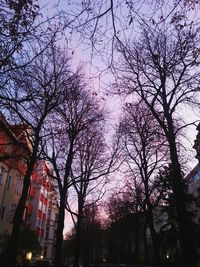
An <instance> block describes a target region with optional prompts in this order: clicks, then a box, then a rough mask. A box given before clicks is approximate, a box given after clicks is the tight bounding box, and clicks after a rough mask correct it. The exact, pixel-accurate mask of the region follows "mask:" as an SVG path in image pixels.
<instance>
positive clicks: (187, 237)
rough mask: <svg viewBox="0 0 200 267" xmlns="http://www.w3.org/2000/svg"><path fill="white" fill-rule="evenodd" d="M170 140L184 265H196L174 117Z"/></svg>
mask: <svg viewBox="0 0 200 267" xmlns="http://www.w3.org/2000/svg"><path fill="white" fill-rule="evenodd" d="M168 128H169V135H168V142H169V148H170V156H171V164H172V169H173V183H172V186H173V193H174V198H175V205H176V212H177V218H178V219H177V220H178V227H179V240H180V245H181V252H182V259H183V262H182V266H185V267H188V266H190V267H196V266H197V254H196V247H195V241H194V233H193V228H192V223H191V219H190V218H189V214H188V212H187V208H186V192H185V187H184V181H183V176H182V172H181V167H180V164H179V160H178V153H177V147H176V139H175V134H174V130H173V123H172V118H171V117H168Z"/></svg>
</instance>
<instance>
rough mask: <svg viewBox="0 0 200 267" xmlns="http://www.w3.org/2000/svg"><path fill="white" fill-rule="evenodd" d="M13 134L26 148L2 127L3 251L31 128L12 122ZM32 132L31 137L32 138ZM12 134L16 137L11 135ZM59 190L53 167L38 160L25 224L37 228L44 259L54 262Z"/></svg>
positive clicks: (0, 237) (0, 210) (0, 198)
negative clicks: (53, 176)
mask: <svg viewBox="0 0 200 267" xmlns="http://www.w3.org/2000/svg"><path fill="white" fill-rule="evenodd" d="M0 119H1V120H4V123H5V124H6V127H8V129H9V131H11V134H12V135H13V138H17V139H18V140H20V141H22V142H23V143H24V144H25V145H26V147H25V146H24V147H23V146H22V147H21V146H18V145H16V143H14V142H13V140H12V138H10V136H9V135H8V134H7V133H6V132H5V131H4V130H3V129H0V159H1V160H0V250H1V244H3V242H4V240H5V238H6V237H7V236H8V235H9V234H10V233H11V231H12V225H13V216H14V213H15V209H16V207H17V204H18V202H19V199H20V197H21V193H22V188H23V179H24V175H25V173H26V168H27V167H26V159H27V157H28V150H29V149H30V151H31V147H30V145H29V141H28V140H30V139H29V137H30V134H31V130H30V128H28V127H27V126H24V125H8V123H7V122H6V120H5V118H4V117H3V116H0ZM28 135H29V137H28ZM11 137H12V136H11ZM26 148H27V149H26ZM57 197H58V194H57V191H56V190H55V185H54V180H53V178H52V172H51V169H50V167H49V166H48V165H47V163H46V162H45V161H37V162H36V164H35V167H34V171H33V174H32V177H31V185H30V188H29V194H28V198H27V202H26V208H25V211H24V223H25V224H26V225H28V226H29V228H30V230H34V231H35V232H36V234H37V236H38V240H39V243H40V245H41V248H42V258H45V259H47V260H49V261H50V262H52V261H53V257H54V244H55V231H56V227H57V214H58V204H57V203H58V202H57Z"/></svg>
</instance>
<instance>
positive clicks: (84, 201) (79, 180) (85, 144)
mask: <svg viewBox="0 0 200 267" xmlns="http://www.w3.org/2000/svg"><path fill="white" fill-rule="evenodd" d="M102 123H103V121H102V122H100V124H99V125H96V126H95V128H94V126H93V128H90V129H88V131H87V132H86V133H85V134H84V135H82V136H81V138H80V139H79V142H78V147H77V152H76V155H75V159H74V163H73V166H72V173H71V175H72V180H73V187H74V189H75V192H76V198H77V213H76V218H75V219H74V222H75V225H76V251H75V261H74V267H77V266H79V260H80V249H81V232H82V221H83V220H84V214H83V211H84V210H85V209H86V206H88V201H89V199H90V198H92V196H93V195H94V197H93V199H94V200H93V201H92V200H90V201H89V203H90V204H89V205H92V203H97V202H98V201H99V200H100V199H101V198H102V196H103V195H104V193H105V189H104V186H105V184H106V176H108V174H109V173H110V172H111V169H112V171H113V167H114V164H116V155H117V148H116V147H115V148H114V150H113V151H112V152H111V151H110V152H109V150H108V147H107V146H106V143H105V140H104V137H103V127H102V126H103V125H102ZM73 215H75V212H73Z"/></svg>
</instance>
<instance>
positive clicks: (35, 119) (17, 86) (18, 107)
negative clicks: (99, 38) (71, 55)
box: [0, 43, 71, 267]
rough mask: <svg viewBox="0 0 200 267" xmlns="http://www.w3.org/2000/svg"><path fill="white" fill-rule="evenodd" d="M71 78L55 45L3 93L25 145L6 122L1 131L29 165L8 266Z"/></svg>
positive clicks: (12, 263)
mask: <svg viewBox="0 0 200 267" xmlns="http://www.w3.org/2000/svg"><path fill="white" fill-rule="evenodd" d="M58 58H59V64H57V60H58ZM70 75H71V72H70V71H69V64H68V59H67V58H65V59H64V58H63V52H62V53H61V51H60V50H59V49H58V48H56V47H55V44H54V43H51V46H50V47H48V49H47V50H46V51H45V53H43V54H40V56H38V57H37V58H36V59H35V60H34V61H33V62H32V63H31V64H29V65H27V66H26V67H24V68H20V69H17V70H16V71H15V76H12V79H11V80H10V81H9V84H7V86H6V88H5V90H4V92H2V94H5V96H6V97H5V98H4V100H3V101H2V105H3V107H4V110H3V111H4V112H5V114H6V115H7V117H9V118H10V119H12V120H13V122H15V123H17V124H22V125H23V126H24V139H23V141H21V140H17V137H16V136H15V135H14V134H12V131H10V129H9V127H8V125H6V123H5V121H3V120H1V122H0V123H1V127H2V129H3V130H5V132H6V133H7V134H8V136H9V137H10V139H11V140H12V142H13V143H14V144H16V145H17V146H19V145H20V144H21V145H22V147H23V149H24V154H23V155H22V156H21V157H22V158H23V160H24V162H25V175H24V182H23V189H22V194H21V196H20V199H19V202H18V205H17V208H16V211H15V214H14V218H13V228H12V233H11V237H10V244H9V247H8V248H9V249H8V251H7V253H8V254H7V258H6V263H5V266H11V267H12V266H15V261H16V256H17V248H18V242H19V229H20V225H21V224H22V221H23V214H24V210H25V205H26V200H27V195H28V190H29V186H30V178H31V175H32V172H33V169H34V165H35V162H36V160H37V159H38V158H39V157H40V152H41V140H42V138H43V134H44V132H43V126H44V123H45V121H46V120H47V118H48V116H49V115H50V113H51V112H52V111H53V110H54V109H55V108H57V106H58V105H59V103H60V101H61V96H62V92H63V90H64V89H63V77H65V79H67V77H68V78H69V77H70ZM22 98H23V101H21V99H22Z"/></svg>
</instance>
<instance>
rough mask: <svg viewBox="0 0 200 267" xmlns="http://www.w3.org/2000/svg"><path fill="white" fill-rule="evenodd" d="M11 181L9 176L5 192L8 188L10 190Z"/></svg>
mask: <svg viewBox="0 0 200 267" xmlns="http://www.w3.org/2000/svg"><path fill="white" fill-rule="evenodd" d="M11 179H12V176H9V177H8V180H7V190H9V188H10V184H11Z"/></svg>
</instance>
